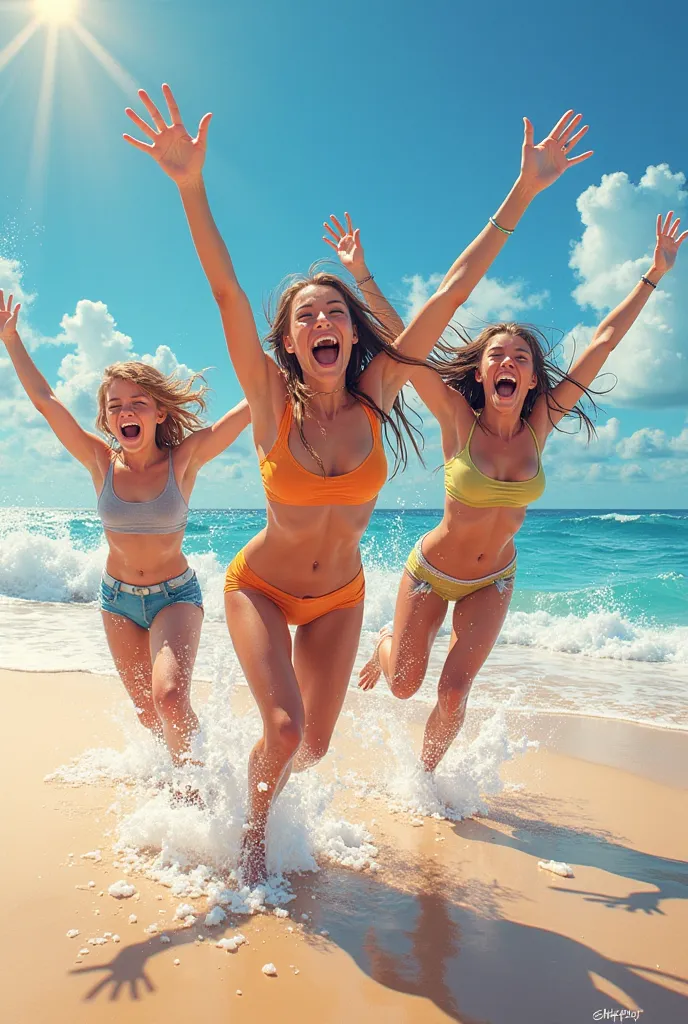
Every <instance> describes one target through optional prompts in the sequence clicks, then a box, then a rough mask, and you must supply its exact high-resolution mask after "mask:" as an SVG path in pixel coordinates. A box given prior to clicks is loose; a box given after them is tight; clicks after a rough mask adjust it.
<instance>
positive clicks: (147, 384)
mask: <svg viewBox="0 0 688 1024" xmlns="http://www.w3.org/2000/svg"><path fill="white" fill-rule="evenodd" d="M115 380H128V381H131V382H132V384H138V385H139V387H140V388H141V390H142V391H145V392H146V394H147V395H150V397H151V398H152V399H153V401H154V402H157V404H158V405H159V406H161V407H162V408H163V409H164V410H165V412H166V413H167V417H166V419H164V420H163V421H162V423H158V425H157V427H156V428H155V443H156V445H157V446H158V448H176V447H177V445H179V444H181V443H182V441H183V440H184V438H185V437H186V435H187V434H190V433H192V432H193V431H194V430H199V429H200V428H201V427H202V426H203V421H202V420H201V418H200V416H199V413H202V412H205V408H206V402H205V395H206V393H207V392H208V391H209V388H208V386H207V385H206V383H205V378H204V377H203V375H202V374H200V373H194V374H192V375H191V376H190V377H187V378H185V379H183V380H182V379H181V378H179V377H175V376H173V375H172V374H170V375H169V376H168V375H167V374H165V373H161V372H160V370H156V368H155V367H154V366H149V365H148V364H147V363H138V362H134V361H130V362H124V363H113V364H112V365H111V366H107V367H106V368H105V372H104V373H103V379H102V381H101V384H100V387H99V388H98V399H97V400H98V414H97V416H96V428H97V429H98V430H100V431H101V433H103V434H105V435H106V437H108V438H109V439H110V440H113V436H112V433H111V432H110V429H109V427H108V425H107V390H108V388H109V387H110V385H111V384H112V382H113V381H115ZM198 380H202V381H203V384H202V385H201V386H200V387H198V388H194V385H195V384H196V381H198ZM189 405H195V406H196V409H197V411H196V412H193V411H192V410H191V409H189V408H188V406H189Z"/></svg>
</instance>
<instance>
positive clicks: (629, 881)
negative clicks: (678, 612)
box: [0, 671, 688, 1024]
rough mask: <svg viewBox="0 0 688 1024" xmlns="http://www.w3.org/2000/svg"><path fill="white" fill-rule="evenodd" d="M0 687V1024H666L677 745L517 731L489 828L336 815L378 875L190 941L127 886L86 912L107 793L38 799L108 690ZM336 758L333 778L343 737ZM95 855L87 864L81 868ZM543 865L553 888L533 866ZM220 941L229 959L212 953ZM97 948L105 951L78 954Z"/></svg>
mask: <svg viewBox="0 0 688 1024" xmlns="http://www.w3.org/2000/svg"><path fill="white" fill-rule="evenodd" d="M0 686H1V687H2V701H3V706H4V711H5V714H4V730H3V742H2V745H1V748H0V759H1V764H2V779H3V787H2V796H1V799H2V811H1V818H0V820H1V821H2V823H3V840H4V841H3V843H2V855H1V857H2V863H1V871H2V874H1V877H2V879H3V899H2V903H3V912H2V921H3V927H2V931H1V933H0V935H1V938H0V964H1V965H2V974H3V982H2V985H1V986H0V1020H2V1021H3V1024H39V1022H40V1024H43V1022H48V1021H50V1022H51V1024H67V1022H69V1024H82V1022H86V1021H89V1022H93V1024H100V1022H110V1021H118V1022H119V1021H122V1022H124V1021H127V1022H132V1024H136V1022H138V1021H141V1022H144V1021H145V1022H146V1024H159V1022H160V1024H161V1022H169V1024H177V1022H182V1021H183V1022H190V1021H197V1020H201V1019H203V1020H207V1021H227V1020H231V1021H237V1022H242V1021H252V1022H263V1021H273V1020H274V1021H276V1022H277V1021H279V1022H291V1021H294V1022H296V1021H298V1022H302V1024H310V1022H313V1024H316V1022H317V1024H321V1022H324V1024H329V1022H336V1024H339V1022H340V1021H341V1022H345V1021H352V1020H353V1021H355V1022H356V1024H366V1022H368V1021H371V1022H372V1021H374V1022H375V1024H381V1022H386V1021H390V1022H395V1024H397V1022H398V1024H405V1022H419V1024H426V1022H427V1024H430V1022H436V1021H437V1022H439V1021H460V1022H463V1024H488V1022H489V1024H506V1022H509V1024H526V1022H528V1024H578V1022H581V1024H582V1022H585V1021H590V1020H593V1019H604V1018H602V1017H601V1016H600V1011H604V1010H605V1009H606V1010H609V1011H612V1010H618V1011H620V1010H622V1009H625V1010H627V1011H631V1013H632V1016H631V1015H630V1013H629V1015H626V1016H625V1017H624V1018H623V1019H624V1020H631V1019H641V1020H643V1021H645V1022H646V1024H651V1022H652V1024H654V1022H657V1024H678V1022H680V1021H684V1020H688V954H687V944H686V936H687V935H688V864H687V863H686V860H685V858H686V856H687V855H688V814H687V813H686V812H687V811H688V799H687V796H686V777H685V775H686V771H687V770H688V769H687V767H686V766H688V757H687V756H686V755H687V754H688V736H686V735H684V734H680V733H669V732H666V731H661V730H653V729H648V728H644V727H637V726H631V725H628V724H625V723H620V722H609V721H604V720H595V719H587V718H584V717H580V718H562V719H556V718H552V717H549V718H545V717H543V718H542V719H539V720H531V721H530V722H529V728H528V736H529V738H539V739H540V740H541V741H542V742H541V746H540V748H539V749H538V750H530V751H529V752H528V753H526V754H524V755H523V756H521V757H518V758H516V759H515V760H513V761H511V762H510V763H508V764H507V765H506V766H505V767H504V770H503V771H504V776H505V777H506V778H507V779H509V780H510V781H511V782H513V783H517V784H520V786H519V788H515V787H512V788H509V789H507V790H505V791H504V792H502V793H501V794H499V795H497V796H494V797H491V798H489V800H488V803H489V807H490V814H489V816H488V817H482V816H481V817H474V818H471V819H468V820H465V821H462V822H450V821H444V820H436V819H433V818H428V817H425V818H414V816H413V815H412V814H408V813H397V814H392V813H390V812H389V810H388V809H387V808H386V807H385V805H384V803H382V802H380V801H379V800H378V801H375V802H374V806H373V807H371V806H370V800H369V799H368V798H366V797H363V798H358V799H354V798H352V799H351V800H350V801H349V802H348V804H347V814H348V816H349V817H350V818H352V819H353V817H354V816H355V815H356V814H359V815H360V816H361V817H362V818H363V819H365V821H366V822H367V823H370V822H372V821H374V825H370V824H369V827H370V828H371V832H372V833H373V835H374V841H375V845H376V846H377V848H378V855H377V862H378V864H379V870H378V871H377V872H370V871H352V870H347V869H346V868H343V867H337V866H333V865H327V864H324V865H322V868H321V870H320V871H319V872H317V873H304V874H302V875H301V876H298V877H295V878H292V879H291V884H292V887H293V890H294V892H295V893H296V899H295V900H294V901H293V902H291V903H289V904H288V905H287V909H288V913H289V916H288V917H276V916H274V914H273V913H272V911H271V909H270V908H268V912H267V913H264V914H255V915H254V916H252V917H246V916H244V917H239V916H234V917H232V916H231V915H230V917H229V918H228V919H227V920H226V921H224V922H223V923H222V924H220V925H219V926H216V927H206V926H205V925H204V920H205V914H206V912H207V909H208V908H207V906H206V902H205V900H204V899H200V900H193V899H191V900H188V901H186V902H189V903H190V904H191V905H193V907H194V911H195V913H196V918H197V920H196V923H195V925H194V926H193V927H191V928H186V927H183V925H182V922H180V921H178V920H177V921H175V920H174V917H175V911H176V909H177V907H178V905H179V903H180V899H179V898H178V897H175V896H173V895H171V893H170V891H169V890H168V889H166V888H165V887H164V886H162V885H160V884H159V883H156V882H155V881H153V880H151V879H149V878H146V877H142V876H139V875H136V874H131V875H129V878H128V880H129V881H130V882H133V884H134V885H135V886H136V889H137V894H136V895H135V896H133V897H131V898H129V899H121V900H118V899H115V898H113V897H112V896H110V895H108V887H109V886H110V885H111V884H112V883H114V882H116V881H118V880H119V879H121V878H122V877H123V876H122V870H121V868H115V867H114V866H113V860H114V859H115V854H114V853H113V850H112V845H113V838H112V834H111V833H112V830H113V828H114V825H115V820H114V819H115V817H116V816H115V815H113V814H112V813H108V811H109V809H110V808H111V805H112V804H113V801H114V799H115V793H114V787H113V786H111V785H107V784H93V785H85V786H78V787H70V786H67V785H64V784H61V783H59V782H50V783H46V782H44V777H45V776H46V775H47V774H48V773H51V772H53V771H54V770H55V768H56V767H57V766H58V765H60V764H62V763H64V762H67V761H69V760H70V758H72V757H73V756H75V755H77V754H79V753H80V752H81V751H82V750H84V749H85V748H87V747H93V746H100V745H103V746H117V744H118V743H121V735H120V731H119V727H118V725H117V723H116V722H115V720H114V719H113V716H112V711H113V709H118V708H120V707H121V706H122V704H123V696H122V691H121V687H120V684H119V683H118V682H117V681H116V680H114V679H109V678H102V679H101V678H98V677H95V676H90V675H86V674H83V675H80V674H68V673H64V674H47V673H45V674H42V673H17V672H6V671H0ZM199 694H200V695H201V696H200V699H202V691H199ZM348 700H349V702H350V703H353V704H355V703H356V702H357V701H358V700H360V698H359V696H358V695H357V694H351V695H350V697H349V698H348ZM403 707H404V709H405V711H404V713H410V712H408V705H404V706H403ZM514 728H515V729H517V730H518V728H519V723H518V722H517V721H515V723H514ZM337 746H338V749H340V750H342V749H343V750H344V751H345V752H346V756H347V757H350V758H351V759H352V761H355V759H356V756H357V750H356V746H355V742H354V740H352V739H351V738H349V739H347V719H346V717H343V718H342V723H341V729H340V732H339V733H338V737H337ZM600 762H602V763H600ZM323 770H325V769H324V768H323ZM680 772H683V775H681V774H680ZM96 850H98V851H100V854H101V857H102V859H101V860H94V859H84V858H83V857H82V855H83V854H84V853H88V852H91V851H96ZM550 858H553V859H555V860H557V861H565V862H567V863H568V864H570V865H571V866H572V868H573V871H574V877H573V878H562V877H558V876H556V875H553V874H551V873H549V872H547V871H543V870H541V869H539V868H538V866H537V864H538V861H539V860H549V859H550ZM89 882H93V883H95V884H94V885H92V886H90V887H89ZM131 914H135V915H136V918H137V920H136V922H135V923H129V916H130V915H131ZM303 914H307V915H308V917H307V919H305V920H304V919H303V918H302V915H303ZM154 923H155V924H156V925H157V931H156V933H154V934H150V933H148V932H146V929H147V928H148V927H149V926H150V925H152V924H154ZM70 929H78V931H79V934H78V936H76V937H74V938H68V937H67V932H68V931H69V930H70ZM237 932H240V933H241V934H243V935H244V936H245V938H246V939H247V940H248V942H247V944H243V945H241V946H240V947H239V948H238V949H237V950H236V951H235V952H227V951H225V950H222V949H218V948H217V947H216V942H217V941H218V940H220V939H221V938H222V937H231V936H233V935H236V934H237ZM106 933H110V936H111V935H112V934H117V935H119V937H120V941H119V942H115V941H113V939H112V938H111V937H109V938H108V940H107V941H106V942H105V943H103V944H89V942H88V940H89V939H91V938H98V937H103V936H104V935H105V934H106ZM161 933H164V934H166V935H168V936H169V937H170V940H171V941H170V942H169V943H164V942H162V941H161V938H160V935H161ZM201 937H202V938H201ZM84 949H87V950H88V953H84V954H81V955H80V950H84ZM78 961H81V962H78ZM175 961H178V963H176V962H175ZM269 962H270V963H273V964H274V965H275V967H276V969H277V975H276V977H268V976H266V975H265V974H263V973H262V967H263V965H265V964H266V963H269ZM238 991H240V993H241V994H240V995H239V994H237V993H238ZM639 1011H642V1013H639ZM596 1013H597V1014H598V1016H597V1017H595V1014H596ZM606 1019H611V1018H609V1017H607V1018H606ZM616 1019H617V1020H620V1017H617V1018H616Z"/></svg>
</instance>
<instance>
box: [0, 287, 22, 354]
mask: <svg viewBox="0 0 688 1024" xmlns="http://www.w3.org/2000/svg"><path fill="white" fill-rule="evenodd" d="M13 299H14V296H13V295H10V297H9V299H8V300H7V305H5V295H4V293H3V292H2V291H0V338H2V340H3V342H5V343H6V342H8V341H10V340H11V339H12V338H15V337H16V336H17V315H18V313H19V310H20V309H21V302H18V303H17V304H16V306H15V307H14V309H12V300H13Z"/></svg>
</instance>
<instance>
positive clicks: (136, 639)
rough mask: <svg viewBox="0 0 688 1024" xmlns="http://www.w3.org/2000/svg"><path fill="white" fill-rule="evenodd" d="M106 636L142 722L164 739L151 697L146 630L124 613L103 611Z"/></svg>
mask: <svg viewBox="0 0 688 1024" xmlns="http://www.w3.org/2000/svg"><path fill="white" fill-rule="evenodd" d="M101 614H102V616H103V626H104V628H105V637H106V639H107V642H108V647H109V648H110V654H111V655H112V660H113V661H114V663H115V668H116V669H117V671H118V673H119V676H120V679H121V680H122V682H123V683H124V685H125V687H126V690H127V693H128V694H129V696H130V697H131V699H132V701H133V702H134V707H135V708H136V713H137V715H138V718H139V722H140V723H141V725H143V726H145V727H146V729H149V730H150V731H151V732H152V733H153V735H154V736H155V738H156V739H158V740H161V741H163V740H164V737H163V731H162V722H161V721H160V718H159V717H158V712H157V711H156V708H155V702H154V701H153V685H152V676H153V666H152V664H151V655H150V644H149V638H148V630H147V629H143V628H142V627H141V626H137V625H136V623H135V622H132V621H131V619H127V618H125V617H124V616H123V615H113V614H112V613H111V612H102V613H101Z"/></svg>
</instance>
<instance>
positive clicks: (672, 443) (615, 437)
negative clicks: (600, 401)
mask: <svg viewBox="0 0 688 1024" xmlns="http://www.w3.org/2000/svg"><path fill="white" fill-rule="evenodd" d="M543 461H544V463H545V468H546V470H547V473H548V475H549V476H551V477H553V478H554V479H558V480H562V481H565V482H568V483H572V482H575V481H578V482H581V483H595V482H598V481H606V482H608V483H613V482H614V481H619V482H621V483H631V482H637V481H652V482H655V483H660V482H663V481H666V480H669V479H671V478H672V477H675V476H677V475H678V476H681V477H683V476H685V475H688V427H684V429H683V430H681V432H680V433H679V434H677V435H676V436H675V437H671V436H670V435H668V434H667V433H666V432H665V431H664V430H659V429H655V428H652V427H642V428H641V429H640V430H636V431H634V432H633V433H632V434H630V435H628V436H627V437H622V436H621V424H620V421H619V420H618V419H617V417H615V416H612V417H610V418H609V419H608V420H607V422H606V423H604V424H602V425H601V426H598V428H597V437H596V438H594V439H593V440H592V441H591V442H590V444H587V442H586V439H585V435H584V434H582V433H578V434H573V435H569V436H566V435H565V434H561V433H559V432H555V433H554V434H553V435H552V436H551V439H550V441H549V443H548V445H547V448H546V449H545V454H544V460H543Z"/></svg>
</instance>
